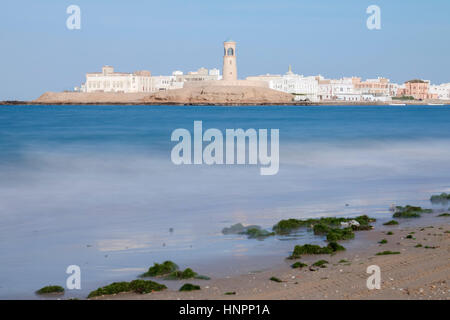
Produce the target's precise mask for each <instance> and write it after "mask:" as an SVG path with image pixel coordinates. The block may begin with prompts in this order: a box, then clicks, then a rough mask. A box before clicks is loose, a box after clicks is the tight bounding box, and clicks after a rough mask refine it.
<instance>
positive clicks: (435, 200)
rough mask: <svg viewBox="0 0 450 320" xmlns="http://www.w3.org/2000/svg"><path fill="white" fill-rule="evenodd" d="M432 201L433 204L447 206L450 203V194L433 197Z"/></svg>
mask: <svg viewBox="0 0 450 320" xmlns="http://www.w3.org/2000/svg"><path fill="white" fill-rule="evenodd" d="M430 201H431V203H442V204H446V203H448V202H449V201H450V194H448V193H445V192H443V193H441V194H437V195H432V196H431V198H430Z"/></svg>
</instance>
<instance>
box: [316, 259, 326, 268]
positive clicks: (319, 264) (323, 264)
mask: <svg viewBox="0 0 450 320" xmlns="http://www.w3.org/2000/svg"><path fill="white" fill-rule="evenodd" d="M328 263H329V262H328V261H327V260H319V261H316V262H314V263H313V264H312V265H313V266H315V267H320V268H326V267H327V266H326V264H328Z"/></svg>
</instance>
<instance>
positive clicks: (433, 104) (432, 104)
mask: <svg viewBox="0 0 450 320" xmlns="http://www.w3.org/2000/svg"><path fill="white" fill-rule="evenodd" d="M428 105H429V106H443V105H444V104H443V103H428Z"/></svg>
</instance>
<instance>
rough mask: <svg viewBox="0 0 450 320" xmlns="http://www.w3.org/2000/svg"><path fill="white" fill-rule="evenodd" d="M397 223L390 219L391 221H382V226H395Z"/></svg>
mask: <svg viewBox="0 0 450 320" xmlns="http://www.w3.org/2000/svg"><path fill="white" fill-rule="evenodd" d="M397 224H398V221H395V220H391V221H388V222H385V223H383V226H395V225H397Z"/></svg>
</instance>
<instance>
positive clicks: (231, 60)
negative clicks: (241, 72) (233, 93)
mask: <svg viewBox="0 0 450 320" xmlns="http://www.w3.org/2000/svg"><path fill="white" fill-rule="evenodd" d="M223 51H224V55H223V70H222V75H223V80H226V81H235V80H237V66H236V42H235V41H233V40H231V39H229V40H226V41H225V42H224V43H223Z"/></svg>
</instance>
